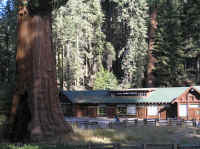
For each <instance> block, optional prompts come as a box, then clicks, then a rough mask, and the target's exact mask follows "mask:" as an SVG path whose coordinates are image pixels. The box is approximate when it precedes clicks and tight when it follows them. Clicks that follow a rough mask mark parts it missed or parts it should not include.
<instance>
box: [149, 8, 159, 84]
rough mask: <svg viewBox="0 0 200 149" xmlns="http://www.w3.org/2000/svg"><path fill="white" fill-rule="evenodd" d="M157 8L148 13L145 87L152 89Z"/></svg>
mask: <svg viewBox="0 0 200 149" xmlns="http://www.w3.org/2000/svg"><path fill="white" fill-rule="evenodd" d="M156 18H157V8H153V9H152V10H151V11H150V26H149V45H148V65H147V81H146V85H147V87H154V79H155V78H154V75H153V69H154V67H155V62H156V59H155V57H153V55H152V51H153V48H154V37H155V31H156V28H157V24H158V22H157V19H156Z"/></svg>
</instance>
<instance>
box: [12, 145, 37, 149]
mask: <svg viewBox="0 0 200 149" xmlns="http://www.w3.org/2000/svg"><path fill="white" fill-rule="evenodd" d="M8 148H9V149H40V147H39V146H38V145H28V144H27V145H26V144H25V145H23V146H21V147H19V146H16V145H8Z"/></svg>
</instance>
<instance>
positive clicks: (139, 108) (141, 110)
mask: <svg viewBox="0 0 200 149" xmlns="http://www.w3.org/2000/svg"><path fill="white" fill-rule="evenodd" d="M137 117H138V118H139V119H143V118H146V114H145V107H144V106H137Z"/></svg>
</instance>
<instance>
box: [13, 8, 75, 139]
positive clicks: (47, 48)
mask: <svg viewBox="0 0 200 149" xmlns="http://www.w3.org/2000/svg"><path fill="white" fill-rule="evenodd" d="M39 14H40V13H37V15H35V14H31V15H29V12H28V10H27V8H26V6H23V7H22V6H21V7H20V9H19V13H18V15H19V16H18V43H17V44H18V47H17V56H16V63H17V87H16V92H15V95H14V96H13V105H12V110H11V117H10V123H11V129H10V137H11V139H12V140H13V141H24V140H27V141H37V142H38V141H48V140H51V139H53V140H54V141H58V140H60V139H61V137H63V136H65V135H66V134H69V133H70V132H72V129H71V127H70V126H69V125H66V123H65V122H64V115H63V113H62V112H61V107H60V104H59V98H58V91H57V83H56V64H55V59H54V55H53V50H52V42H51V23H50V20H51V15H50V12H46V13H44V11H43V13H42V14H43V15H39Z"/></svg>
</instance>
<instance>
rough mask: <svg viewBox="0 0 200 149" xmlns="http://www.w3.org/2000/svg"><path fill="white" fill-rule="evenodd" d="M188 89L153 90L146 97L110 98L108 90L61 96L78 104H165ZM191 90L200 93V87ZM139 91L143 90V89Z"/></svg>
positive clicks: (66, 92)
mask: <svg viewBox="0 0 200 149" xmlns="http://www.w3.org/2000/svg"><path fill="white" fill-rule="evenodd" d="M188 88H190V87H169V88H154V90H153V91H151V92H150V95H149V96H147V97H138V96H137V97H136V96H135V97H134V96H111V95H110V92H109V91H108V90H95V91H92V90H91V91H63V94H64V95H65V96H66V97H67V98H68V99H69V100H70V101H71V102H72V103H79V104H142V103H144V104H156V103H157V104H159V103H161V104H163V103H166V104H167V103H171V102H172V101H173V100H174V99H175V98H177V97H179V96H180V95H181V94H182V93H184V92H185V91H186V89H188ZM192 88H194V89H195V90H197V91H200V86H194V87H192ZM146 89H148V88H146ZM133 90H134V89H133ZM136 90H140V89H136ZM141 90H144V88H143V89H141Z"/></svg>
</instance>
